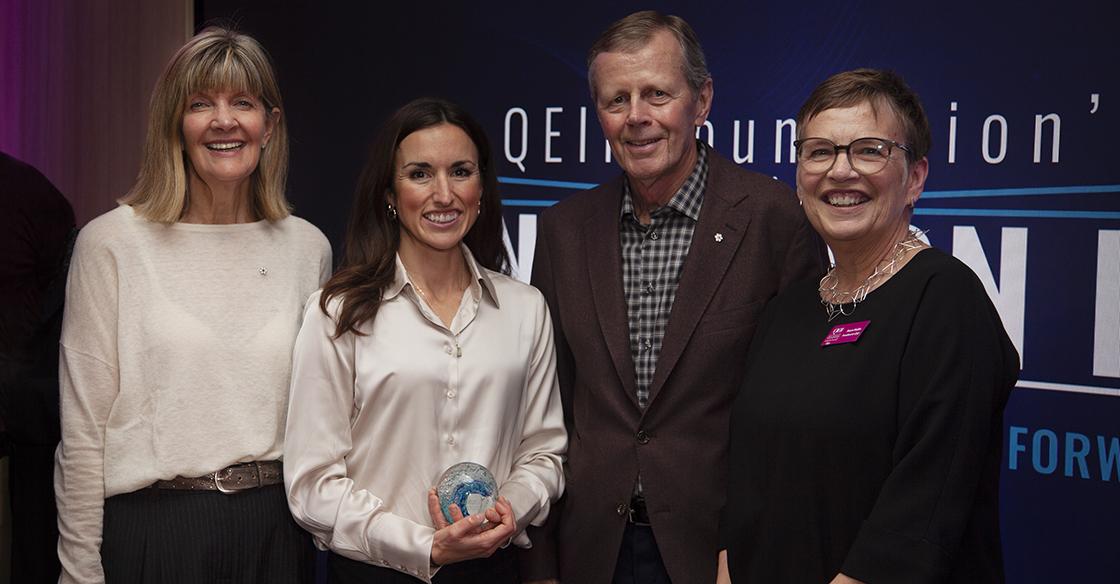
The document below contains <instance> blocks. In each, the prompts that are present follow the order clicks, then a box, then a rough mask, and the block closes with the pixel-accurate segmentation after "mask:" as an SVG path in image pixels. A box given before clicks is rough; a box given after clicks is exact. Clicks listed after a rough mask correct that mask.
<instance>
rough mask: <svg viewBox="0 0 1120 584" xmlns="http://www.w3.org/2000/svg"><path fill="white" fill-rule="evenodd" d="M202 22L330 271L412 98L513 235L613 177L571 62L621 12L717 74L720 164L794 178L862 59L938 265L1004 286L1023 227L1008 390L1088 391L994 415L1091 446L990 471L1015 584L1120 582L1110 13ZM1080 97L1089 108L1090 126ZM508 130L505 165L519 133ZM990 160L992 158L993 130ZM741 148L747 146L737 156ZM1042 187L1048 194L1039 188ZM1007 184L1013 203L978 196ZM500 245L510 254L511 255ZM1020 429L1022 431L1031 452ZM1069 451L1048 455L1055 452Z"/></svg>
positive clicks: (223, 0)
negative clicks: (276, 122) (486, 157)
mask: <svg viewBox="0 0 1120 584" xmlns="http://www.w3.org/2000/svg"><path fill="white" fill-rule="evenodd" d="M196 7H197V9H196V19H197V23H198V24H199V25H201V24H204V23H206V22H210V21H213V20H214V19H222V22H224V23H227V24H228V23H231V22H232V23H233V24H234V25H235V26H237V27H238V28H240V29H241V30H242V31H243V32H247V33H249V34H251V35H253V36H255V37H256V38H257V39H259V40H260V41H261V42H262V44H264V45H265V47H267V48H268V49H269V51H270V52H271V54H272V56H273V58H274V59H275V62H276V65H277V68H278V73H279V76H280V83H281V88H282V91H283V94H284V99H285V112H284V115H286V116H287V120H288V123H289V128H290V131H291V138H292V166H291V175H290V196H291V200H292V201H293V202H294V203H295V205H296V212H297V214H299V215H301V216H303V217H305V218H307V219H309V220H310V221H312V222H313V223H315V224H316V225H318V226H319V227H320V228H321V229H322V230H323V231H324V233H326V234H327V236H328V237H329V238H330V239H331V241H332V242H333V244H334V246H335V255H336V257H338V256H339V255H340V253H341V247H340V244H341V241H342V235H343V230H344V226H345V220H346V217H347V214H348V211H349V207H350V200H351V196H352V192H353V188H354V184H355V181H356V178H357V176H358V173H359V171H360V168H361V166H362V164H363V161H364V158H365V153H366V148H367V145H368V143H369V142H370V140H371V139H372V137H373V134H374V132H375V131H376V129H377V127H378V125H379V124H380V123H381V122H382V121H383V120H384V119H385V118H386V117H387V116H388V115H389V114H390V113H391V112H392V111H393V110H395V109H396V108H397V107H399V106H400V105H402V104H404V103H406V102H407V101H409V100H411V99H413V98H415V97H419V96H422V95H436V96H442V97H446V98H449V99H452V100H454V101H457V102H459V103H461V104H462V105H464V106H465V107H466V108H467V109H468V110H470V111H471V112H472V113H473V114H474V115H475V116H476V117H477V118H478V119H479V121H480V122H482V124H483V126H484V127H485V128H486V129H487V131H488V133H489V136H490V139H491V143H492V147H493V153H494V157H495V160H498V161H499V164H500V166H499V175H501V176H502V177H505V182H504V186H503V196H504V197H505V198H506V200H507V208H506V210H505V215H506V218H507V227H508V229H509V230H510V235H511V238H512V241H513V242H517V241H518V237H517V236H518V229H519V225H520V219H521V216H522V215H529V216H530V218H531V216H532V214H533V213H535V212H537V211H538V210H539V209H540V208H541V206H542V205H547V204H549V202H550V201H554V200H557V199H560V198H563V197H564V196H565V195H567V194H568V193H569V192H571V190H572V187H570V186H569V187H556V186H526V185H523V184H515V183H514V182H511V181H510V179H526V178H529V179H538V180H546V181H568V182H576V183H598V182H601V181H603V180H605V179H607V178H608V177H611V176H613V175H614V174H616V173H617V172H618V170H617V167H616V166H614V165H613V164H608V163H605V162H604V160H603V154H604V150H603V138H602V133H601V132H600V130H599V127H598V122H597V120H596V119H595V114H594V111H593V109H592V108H591V103H590V98H589V94H588V89H587V81H586V73H587V72H586V66H585V63H584V59H585V54H586V50H587V48H588V47H589V46H590V45H591V43H592V41H593V40H594V39H595V37H596V36H597V35H598V33H599V32H600V31H601V30H602V29H603V28H605V27H606V26H607V25H608V24H609V23H610V22H612V21H613V20H615V19H617V18H620V17H622V16H624V15H626V14H628V13H630V12H633V11H635V10H639V9H644V8H657V9H660V10H663V11H665V12H669V13H675V14H678V15H680V16H682V17H684V18H685V19H686V20H688V21H689V22H690V23H691V24H692V25H693V26H694V28H695V29H696V31H697V34H698V35H699V37H700V39H701V42H702V43H703V45H704V48H705V51H706V53H707V57H708V63H709V67H710V70H711V72H712V75H713V77H714V79H715V101H714V107H713V112H712V116H711V122H712V125H713V127H714V130H715V133H714V144H715V147H716V149H717V150H719V151H721V152H722V153H724V154H725V155H727V156H729V157H730V156H731V153H732V147H733V142H732V128H733V121H734V120H740V121H741V122H742V129H741V135H743V138H744V140H745V138H746V136H745V135H746V127H747V123H748V120H754V121H755V140H754V161H753V162H748V163H746V164H744V166H746V167H747V168H751V169H754V170H758V171H760V172H764V173H767V174H772V175H775V176H777V177H778V178H780V179H782V180H785V181H787V182H789V183H791V184H792V182H793V164H791V163H789V162H787V161H785V160H783V162H781V163H775V162H774V142H775V137H774V134H775V121H776V120H779V119H785V118H792V117H794V115H795V114H796V111H797V108H798V107H799V106H800V104H801V102H802V101H803V100H804V99H805V97H806V96H807V95H808V93H809V91H810V90H811V89H812V87H813V86H815V85H816V84H817V83H819V82H820V81H822V80H823V79H824V78H825V77H827V76H828V75H830V74H832V73H835V72H837V71H841V70H845V69H851V68H855V67H861V66H871V67H881V68H890V69H894V70H896V71H898V72H899V73H900V74H902V75H903V77H905V78H906V79H907V80H908V81H909V82H910V84H911V85H912V86H913V88H914V89H915V90H916V91H917V92H918V93H919V94H920V95H921V96H922V98H923V101H924V103H925V107H926V110H927V114H928V115H929V118H930V123H931V125H932V128H933V141H934V146H933V150H932V151H931V153H930V157H929V158H930V168H931V170H930V177H929V180H928V182H927V192H926V195H925V196H924V197H923V199H922V200H921V201H919V205H918V210H917V213H916V216H915V220H914V223H915V224H916V225H918V226H919V227H922V228H924V229H928V230H929V231H928V237H929V239H930V240H931V242H932V243H933V244H934V245H936V246H938V247H942V248H943V249H947V250H952V249H953V247H954V228H955V227H960V226H966V227H971V228H974V229H975V230H976V233H977V234H978V235H979V237H980V241H981V243H982V245H983V247H984V251H985V256H986V258H987V261H988V263H989V267H990V269H991V272H992V273H993V274H994V275H995V281H996V283H997V284H998V282H999V279H1000V266H1001V236H1002V234H1003V230H1004V229H1005V228H1015V227H1022V228H1027V230H1028V234H1029V236H1028V244H1027V253H1026V255H1025V256H1021V257H1018V256H1017V257H1012V258H1010V259H1011V261H1024V262H1026V266H1027V272H1026V274H1027V275H1026V285H1027V293H1026V297H1025V305H1026V309H1025V311H1026V317H1025V323H1026V324H1025V332H1024V340H1023V345H1024V346H1023V353H1024V355H1023V356H1024V368H1023V372H1022V375H1021V378H1022V379H1023V380H1025V381H1027V382H1034V385H1035V387H1037V386H1038V385H1039V384H1057V385H1058V386H1061V387H1063V388H1066V389H1067V390H1068V389H1070V387H1073V386H1080V387H1082V388H1083V389H1077V388H1076V387H1073V389H1074V391H1072V392H1071V391H1046V390H1040V389H1030V388H1029V387H1030V383H1028V384H1025V385H1026V387H1021V388H1020V389H1018V390H1017V391H1016V392H1015V393H1014V394H1013V397H1012V400H1011V403H1010V404H1009V405H1008V408H1007V413H1006V423H1007V425H1008V426H1009V427H1010V426H1020V427H1027V428H1029V430H1030V431H1031V432H1034V431H1036V430H1038V429H1040V428H1042V429H1050V430H1052V431H1054V432H1055V435H1057V436H1058V437H1059V438H1061V437H1064V436H1065V433H1066V432H1076V433H1081V434H1084V435H1087V436H1089V437H1090V440H1092V441H1093V450H1092V451H1091V453H1090V455H1089V458H1088V461H1089V463H1090V464H1089V466H1090V471H1091V477H1090V478H1089V479H1082V478H1080V476H1079V475H1077V474H1076V473H1075V475H1074V476H1073V477H1066V476H1065V475H1064V473H1063V472H1062V468H1063V467H1062V465H1061V464H1059V467H1058V470H1057V471H1056V472H1054V473H1052V474H1046V473H1043V472H1039V471H1037V470H1035V469H1034V466H1033V465H1032V458H1031V456H1032V453H1031V451H1029V450H1028V452H1027V453H1026V454H1025V455H1021V456H1020V458H1019V461H1018V469H1017V470H1014V471H1012V470H1010V469H1009V468H1007V465H1006V464H1005V469H1004V473H1003V483H1002V493H1003V527H1004V531H1003V536H1004V549H1005V556H1006V565H1007V574H1008V581H1009V582H1011V583H1013V584H1025V583H1033V582H1106V581H1107V582H1111V581H1116V578H1117V576H1116V575H1117V574H1120V554H1117V553H1116V548H1117V543H1118V541H1120V538H1118V537H1117V535H1116V528H1117V525H1118V524H1120V470H1118V469H1116V468H1114V470H1113V472H1112V473H1110V474H1109V475H1108V476H1103V475H1102V473H1101V469H1100V466H1099V465H1097V462H1098V461H1099V460H1100V457H1101V456H1104V455H1107V448H1108V446H1109V445H1110V444H1112V442H1111V441H1113V440H1120V438H1117V436H1118V435H1120V422H1118V420H1120V379H1117V378H1115V377H1104V376H1094V375H1093V339H1094V334H1109V333H1108V331H1095V330H1094V314H1095V313H1094V310H1095V305H1096V289H1097V279H1098V275H1097V274H1098V266H1097V261H1098V259H1097V247H1098V233H1099V232H1101V231H1112V230H1118V229H1120V194H1118V193H1120V185H1118V184H1117V183H1120V171H1118V170H1117V167H1118V164H1120V162H1118V161H1117V160H1116V159H1115V158H1116V154H1117V153H1118V152H1120V151H1118V150H1117V149H1116V148H1114V147H1113V146H1114V144H1116V143H1117V139H1118V138H1117V137H1118V136H1120V133H1118V130H1120V124H1118V115H1120V79H1118V76H1117V74H1116V70H1117V69H1116V67H1117V63H1118V62H1120V42H1118V41H1117V40H1116V39H1117V35H1116V32H1115V22H1116V15H1115V12H1116V10H1115V9H1114V8H1112V7H1111V6H1109V5H1106V4H1105V3H1098V5H1097V6H1080V5H1074V4H1071V3H1065V4H1046V5H1042V4H1033V3H1014V4H1012V3H1007V4H1006V5H998V6H989V5H987V4H986V3H978V2H972V3H934V4H930V3H909V4H906V3H878V2H830V3H788V4H783V5H781V6H771V5H769V4H768V3H744V2H722V1H711V2H703V3H685V2H653V3H647V4H642V5H636V4H632V3H629V2H564V3H558V4H546V3H524V2H488V3H460V2H455V3H450V2H446V3H445V2H426V3H416V2H412V3H408V2H405V3H387V4H380V3H379V4H376V5H375V4H374V3H350V2H345V3H343V2H333V3H332V2H315V3H312V2H284V3H277V2H263V1H235V0H199V1H198V2H196ZM1094 93H1095V94H1098V95H1099V101H1098V103H1099V106H1098V110H1097V111H1096V112H1095V113H1090V107H1091V105H1090V95H1091V94H1094ZM952 102H956V103H957V110H956V111H955V112H953V111H950V104H951V103H952ZM581 106H584V107H587V113H586V132H587V139H586V162H584V163H579V162H578V158H577V157H578V151H579V140H578V136H579V116H580V107H581ZM546 107H562V108H563V113H562V114H557V115H555V116H554V123H553V130H554V131H560V133H561V134H560V136H559V137H557V138H555V139H553V155H554V156H561V157H563V160H564V162H563V163H546V162H545V161H544V143H545V128H544V124H545V108H546ZM510 108H522V109H524V110H525V112H526V114H527V117H528V120H529V132H528V135H529V138H528V143H527V155H526V158H525V160H524V165H525V172H522V171H521V170H520V169H519V168H518V167H517V166H515V165H514V164H512V163H509V162H508V161H506V159H505V156H504V154H503V153H504V145H505V142H504V133H505V132H504V130H505V118H506V113H507V111H508V110H510ZM1049 113H1057V114H1059V115H1060V116H1061V120H1062V122H1061V141H1060V144H1061V146H1060V159H1059V162H1058V163H1052V162H1050V130H1047V131H1046V133H1044V134H1043V136H1044V138H1043V140H1042V144H1043V148H1042V162H1041V163H1037V164H1036V163H1034V162H1033V161H1032V153H1033V145H1034V125H1035V122H1034V120H1035V115H1036V114H1037V115H1046V114H1049ZM993 114H999V115H1002V116H1004V118H1006V120H1007V122H1006V125H1007V134H1008V137H1007V151H1006V156H1005V158H1004V159H1003V161H1002V162H1000V163H998V164H991V163H988V162H986V161H985V160H984V158H983V154H982V147H983V145H982V130H983V126H984V123H985V119H986V118H988V116H990V115H993ZM951 116H955V118H956V127H957V134H956V161H955V162H953V163H950V162H949V160H948V158H949V156H948V149H949V131H950V130H949V128H950V124H951V121H950V120H951ZM514 128H515V132H514V134H515V136H516V137H517V138H518V139H517V140H515V143H514V144H513V145H512V151H513V152H517V151H519V150H520V126H519V125H515V126H514ZM995 129H997V130H998V125H997V126H995ZM989 146H990V148H991V152H992V153H994V152H995V151H996V150H998V131H997V132H995V134H994V136H993V137H991V138H990V139H989ZM745 148H746V145H745V142H744V144H743V145H742V146H741V148H740V151H744V150H745ZM783 155H784V151H783ZM1054 187H1062V188H1063V191H1061V192H1060V193H1057V194H1054V193H1052V192H1050V191H1048V190H1046V189H1050V188H1054ZM1087 187H1098V188H1087ZM1004 188H1015V189H1024V191H1021V192H1019V193H1018V194H1015V195H1014V196H1002V194H1000V193H997V192H996V191H993V190H992V189H1004ZM961 190H964V191H967V192H965V193H959V192H956V191H961ZM997 194H998V195H1000V196H997ZM1069 212H1073V213H1074V216H1070V215H1069V214H1068V213H1069ZM1086 212H1088V213H1086ZM1078 213H1080V215H1078ZM1093 213H1096V215H1093ZM513 249H514V250H515V251H519V248H518V246H517V244H516V243H514V246H513ZM518 259H519V260H520V261H521V262H522V263H523V264H524V263H526V260H527V259H528V258H526V257H519V258H518ZM1106 261H1113V260H1112V259H1111V258H1106ZM1117 261H1120V259H1117ZM1113 285H1115V284H1113ZM1113 309H1115V308H1113ZM1111 334H1116V333H1115V331H1113V332H1112V333H1111ZM1084 388H1088V389H1084ZM1032 436H1033V434H1028V435H1027V436H1026V437H1025V441H1026V443H1027V444H1028V448H1029V447H1030V444H1031V439H1032ZM1098 436H1100V437H1102V440H1103V443H1104V445H1105V447H1106V449H1105V450H1106V451H1105V452H1103V453H1102V452H1101V451H1099V449H1098V448H1097V443H1096V440H1097V437H1098ZM1006 437H1007V433H1006V432H1005V453H1006V451H1007V439H1006ZM1064 448H1065V443H1064V442H1063V443H1061V444H1060V445H1059V456H1064ZM1117 450H1120V446H1118V447H1117ZM1006 458H1007V454H1005V459H1006ZM1045 460H1048V454H1047V455H1045V456H1044V457H1043V461H1044V462H1045ZM1106 461H1107V459H1106ZM1117 465H1120V460H1118V461H1117Z"/></svg>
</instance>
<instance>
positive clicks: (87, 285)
mask: <svg viewBox="0 0 1120 584" xmlns="http://www.w3.org/2000/svg"><path fill="white" fill-rule="evenodd" d="M330 270H331V252H330V244H329V243H328V242H327V240H326V238H325V237H323V234H322V233H320V232H319V230H318V229H316V228H315V227H313V226H312V225H311V224H310V223H307V222H306V221H304V220H302V219H299V218H296V217H289V218H286V219H283V220H280V221H276V222H268V221H258V222H256V223H246V224H235V225H199V224H183V223H176V224H172V225H163V224H159V223H153V222H150V221H147V220H145V219H143V218H141V217H139V216H137V215H136V214H135V213H134V212H133V210H132V208H131V207H129V206H121V207H118V208H117V209H115V210H113V211H110V212H108V213H106V214H104V215H102V216H100V217H98V218H97V219H94V220H93V221H91V222H90V223H89V224H88V225H87V226H86V227H85V228H84V229H83V230H82V231H81V233H80V235H79V237H78V241H77V244H76V246H75V248H74V257H73V260H72V262H71V266H70V277H69V281H68V282H67V287H66V309H65V316H64V320H63V331H62V341H61V353H60V387H61V413H62V442H61V443H60V444H59V447H58V451H57V453H56V457H55V458H56V464H55V494H56V496H57V499H58V518H59V544H58V550H59V557H60V559H61V561H62V572H63V573H62V578H61V580H60V581H61V582H81V583H87V582H88V583H100V582H103V581H104V575H103V573H102V570H101V557H100V551H99V550H100V544H101V529H102V511H103V507H104V500H105V499H106V498H108V497H112V496H113V495H117V494H121V493H127V492H130V491H134V490H137V489H140V488H143V487H145V486H147V485H149V484H151V483H153V482H155V481H156V480H160V479H169V478H172V477H175V476H188V477H190V476H199V475H203V474H206V473H209V472H213V471H215V470H217V469H220V468H223V467H225V466H228V465H230V464H234V463H238V462H246V461H251V460H272V459H278V458H280V457H281V454H282V451H283V446H284V436H283V433H284V422H285V415H286V408H287V403H288V381H289V375H290V369H291V355H292V344H293V342H294V340H295V337H296V333H297V332H298V330H299V326H300V319H301V315H302V314H303V312H302V310H303V305H304V302H305V301H306V300H307V298H308V296H309V295H310V294H311V293H312V292H314V291H315V290H316V289H317V288H319V286H320V285H321V284H322V283H323V281H324V280H325V279H326V277H327V276H328V275H329V274H330Z"/></svg>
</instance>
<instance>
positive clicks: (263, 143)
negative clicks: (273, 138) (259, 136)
mask: <svg viewBox="0 0 1120 584" xmlns="http://www.w3.org/2000/svg"><path fill="white" fill-rule="evenodd" d="M266 146H268V144H267V143H265V142H261V150H264V149H265V147H266Z"/></svg>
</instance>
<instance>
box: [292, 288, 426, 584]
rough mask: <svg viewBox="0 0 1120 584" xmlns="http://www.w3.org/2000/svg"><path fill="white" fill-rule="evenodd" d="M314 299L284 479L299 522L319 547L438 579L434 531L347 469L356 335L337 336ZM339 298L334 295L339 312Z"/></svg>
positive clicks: (299, 362)
mask: <svg viewBox="0 0 1120 584" xmlns="http://www.w3.org/2000/svg"><path fill="white" fill-rule="evenodd" d="M319 295H320V293H319V292H316V293H315V294H313V295H312V296H311V298H309V299H308V301H307V305H306V308H305V310H304V317H303V326H302V327H301V328H300V331H299V335H298V336H297V337H296V343H295V349H294V352H293V357H292V386H291V397H290V400H289V402H288V420H287V434H286V438H285V453H284V486H285V488H286V489H287V494H288V506H289V507H290V508H291V511H292V516H293V517H294V518H295V520H296V522H297V523H298V524H299V525H301V526H302V527H303V528H304V529H306V530H307V531H308V532H310V533H311V535H312V536H313V537H314V538H315V541H316V543H317V544H318V545H319V547H320V548H323V549H330V550H332V551H334V552H335V553H337V554H339V555H342V556H345V557H347V558H351V559H354V560H358V561H362V562H366V563H369V564H372V565H376V566H383V567H388V568H392V569H394V570H398V571H401V572H405V573H408V574H410V575H412V576H414V577H416V578H420V579H421V580H424V581H426V582H430V581H431V577H432V575H433V573H434V572H433V571H432V570H431V562H430V558H431V549H432V541H433V538H434V535H435V530H434V529H433V528H431V527H429V526H427V525H421V524H419V523H417V522H415V521H412V520H410V519H407V518H405V517H401V516H399V515H396V514H394V513H392V512H390V511H389V510H388V509H387V506H386V504H385V501H383V500H382V499H381V498H379V497H378V495H377V494H376V493H372V492H370V491H368V490H366V489H361V488H358V487H357V486H356V485H355V483H354V481H353V480H352V479H351V478H350V476H349V474H348V471H347V463H346V458H347V455H348V454H349V453H350V451H351V449H352V447H353V443H352V438H351V431H350V425H351V417H352V415H353V413H354V382H355V375H354V346H355V341H354V334H353V333H346V334H343V335H342V336H340V337H338V338H334V329H335V320H334V318H332V317H331V316H328V315H327V314H324V313H323V310H322V309H320V307H319ZM337 307H338V302H337V301H332V304H331V305H330V308H332V312H333V310H334V309H337Z"/></svg>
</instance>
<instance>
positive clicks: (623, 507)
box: [615, 503, 630, 517]
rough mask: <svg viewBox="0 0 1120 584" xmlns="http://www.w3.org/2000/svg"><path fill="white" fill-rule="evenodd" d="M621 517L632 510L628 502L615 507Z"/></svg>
mask: <svg viewBox="0 0 1120 584" xmlns="http://www.w3.org/2000/svg"><path fill="white" fill-rule="evenodd" d="M615 511H616V512H617V513H618V516H619V517H625V516H626V514H627V513H629V512H630V506H629V505H627V504H626V503H619V504H618V508H616V509H615Z"/></svg>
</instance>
